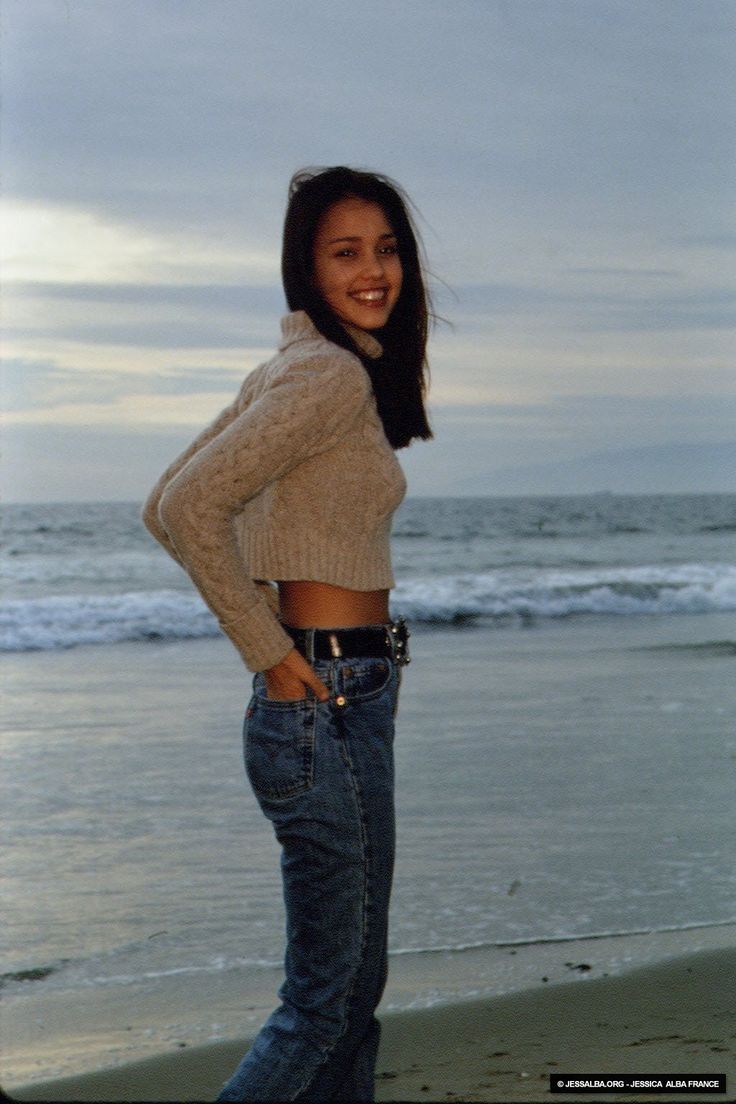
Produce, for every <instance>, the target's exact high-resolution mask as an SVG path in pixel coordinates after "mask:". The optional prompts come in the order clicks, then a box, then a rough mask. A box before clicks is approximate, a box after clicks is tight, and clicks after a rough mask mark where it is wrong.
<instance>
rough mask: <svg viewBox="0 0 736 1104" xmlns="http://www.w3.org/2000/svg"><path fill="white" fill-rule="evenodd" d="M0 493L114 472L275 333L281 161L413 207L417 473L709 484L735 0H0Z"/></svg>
mask: <svg viewBox="0 0 736 1104" xmlns="http://www.w3.org/2000/svg"><path fill="white" fill-rule="evenodd" d="M0 20H1V23H0V31H1V38H0V45H1V48H2V70H1V80H2V103H3V106H2V135H1V141H2V157H3V163H4V173H3V186H2V196H1V199H0V202H1V205H2V246H1V249H2V281H3V301H2V314H3V329H4V343H3V344H4V364H3V374H2V400H3V402H2V406H3V427H2V451H3V459H2V466H1V468H0V479H1V481H2V491H3V496H4V498H5V499H6V500H7V501H28V502H32V501H33V502H45V501H84V500H136V499H141V498H143V497H144V496H145V494H146V493H147V491H148V489H149V488H150V486H151V485H152V484H153V482H154V481H155V480H156V478H157V477H158V475H159V473H160V471H161V470H162V469H163V468H164V467H165V466H166V465H167V464H168V463H169V461H170V460H171V459H172V458H173V457H174V456H175V455H176V454H177V453H178V452H179V451H180V450H181V449H182V448H183V447H184V446H185V445H186V444H187V442H188V441H189V440H190V439H191V438H192V437H193V436H194V435H195V434H196V433H197V432H198V431H199V429H200V428H201V427H202V426H203V425H205V424H206V423H207V422H208V421H209V420H210V419H211V418H212V417H214V416H215V414H216V413H217V412H218V411H219V410H220V409H221V408H222V407H223V406H225V405H226V404H227V403H228V402H229V401H230V400H231V399H232V397H233V395H234V394H235V392H236V390H237V389H238V387H239V385H240V382H241V381H242V379H243V377H244V375H245V374H247V372H249V371H250V370H251V369H252V368H254V367H255V366H256V365H257V364H259V363H260V362H262V361H263V360H265V359H266V358H267V357H269V356H270V355H271V354H272V353H273V351H274V349H275V347H276V345H277V343H278V340H279V326H278V321H279V318H280V316H281V315H282V314H283V313H284V310H285V304H284V299H283V293H282V291H281V287H280V280H279V252H280V236H281V227H282V220H283V214H284V208H285V201H286V191H287V185H288V181H289V178H290V177H291V175H292V173H293V172H294V171H295V170H297V169H299V168H302V167H304V166H309V165H334V164H348V165H353V166H356V167H361V168H369V169H374V170H377V171H379V172H384V173H387V174H389V175H390V176H392V177H393V178H394V179H396V180H398V181H399V182H400V183H401V184H402V185H403V186H404V188H405V189H406V190H407V192H408V193H409V195H410V196H411V197H412V200H413V202H414V203H415V205H416V207H417V209H418V211H419V219H418V224H419V227H420V230H421V233H422V236H423V238H424V242H425V247H426V251H427V255H428V258H429V266H430V270H431V276H430V287H431V291H432V294H433V298H434V302H435V308H436V311H437V313H438V315H440V316H441V319H440V320H439V321H438V322H437V324H436V326H435V328H434V330H433V334H432V339H431V345H430V364H431V371H432V387H431V393H430V414H431V420H432V424H433V428H434V431H435V439H434V441H432V442H429V443H417V444H415V445H413V446H412V447H411V448H410V449H408V450H405V451H403V452H402V453H401V454H400V458H401V461H402V464H403V466H404V468H405V470H406V473H407V477H408V479H409V487H410V493H411V494H416V495H432V494H438V495H444V494H460V495H481V494H488V495H502V494H574V493H589V492H597V491H606V490H608V491H613V492H630V493H658V492H707V491H729V490H734V489H736V417H735V415H736V373H735V372H734V336H733V334H734V330H733V305H734V269H735V267H736V266H735V264H734V258H735V256H736V226H735V225H734V217H733V216H734V196H736V187H735V185H736V172H735V171H734V169H735V161H736V158H735V156H734V152H735V150H736V143H735V142H734V138H735V135H734V130H735V129H736V127H735V126H734V123H735V121H736V109H735V108H734V105H735V104H736V95H735V93H736V89H734V87H733V84H734V83H735V82H734V74H736V66H735V65H734V60H735V59H736V4H735V3H733V2H732V0H451V2H448V0H372V2H371V3H370V4H365V3H362V2H356V0H310V3H308V4H295V3H293V0H2V6H1V7H0Z"/></svg>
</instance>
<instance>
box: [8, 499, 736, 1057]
mask: <svg viewBox="0 0 736 1104" xmlns="http://www.w3.org/2000/svg"><path fill="white" fill-rule="evenodd" d="M735 535H736V495H651V496H621V495H612V494H598V495H590V496H568V497H559V498H554V497H538V498H533V497H518V498H511V497H508V498H501V497H499V498H455V499H408V500H407V501H406V502H405V503H404V505H403V506H402V508H401V510H400V511H399V513H398V514H397V517H396V521H395V526H394V535H393V557H394V568H395V573H396V577H397V580H398V585H397V587H396V590H395V591H394V594H393V610H394V613H395V614H404V615H405V616H406V617H407V618H408V619H409V621H410V622H411V625H412V640H411V644H412V650H413V656H414V661H413V663H412V664H411V666H410V667H409V668H407V669H406V673H405V679H404V683H403V686H402V692H401V705H400V713H399V725H398V733H397V742H396V757H397V779H398V781H397V809H398V821H399V855H398V862H397V872H396V888H395V892H394V898H393V904H392V917H391V955H392V961H393V968H392V976H394V977H396V978H397V979H401V984H399V981H398V980H397V981H396V982H393V983H392V981H391V980H390V981H389V988H388V990H387V995H386V1001H387V1004H388V1006H389V1007H406V1006H416V1005H419V1004H429V1003H432V1002H433V1001H436V1000H442V999H447V998H448V996H452V997H457V996H462V995H464V994H466V993H470V992H471V991H472V992H473V993H477V992H478V991H479V989H478V985H477V979H475V980H474V979H473V978H472V977H471V976H470V975H468V976H467V978H463V979H462V980H459V976H458V975H457V974H456V975H455V976H450V975H449V974H448V973H447V972H445V973H444V974H443V966H442V964H443V963H444V962H445V961H446V959H447V956H448V955H450V956H452V955H454V954H456V953H461V952H462V951H463V949H468V950H472V949H474V948H484V947H496V948H498V947H511V948H514V947H523V946H526V945H529V944H536V943H539V944H543V943H546V942H551V941H558V940H559V941H565V940H574V939H579V938H586V937H593V936H595V937H598V936H605V935H614V936H617V935H623V934H626V933H635V932H665V931H681V932H688V931H697V930H698V929H700V928H706V927H711V926H714V925H722V924H723V925H725V924H727V923H729V922H733V921H734V918H735V917H736V871H735V870H734V864H733V855H734V854H736V832H735V830H734V810H735V804H734V786H733V777H734V769H735V768H736V729H735V726H734V717H735V716H736V679H735V678H734V666H735V663H734V661H735V660H736V626H735V625H734V611H735V610H736V540H735ZM2 555H3V578H4V597H3V602H2V607H1V609H0V650H2V651H3V653H4V655H3V668H4V672H5V673H4V678H3V682H4V689H5V704H4V706H3V721H4V725H3V728H4V732H3V758H4V763H5V766H4V770H3V778H2V794H1V797H2V802H3V810H4V816H3V821H4V827H3V832H4V846H3V860H2V876H3V886H4V888H3V899H4V913H5V924H4V929H3V941H4V963H5V964H4V966H3V968H2V969H3V979H2V980H3V993H4V1007H5V1011H4V1013H3V1015H4V1017H5V1025H6V1027H5V1028H4V1031H3V1033H4V1035H6V1038H10V1036H12V1041H11V1045H10V1046H9V1047H6V1051H7V1053H6V1069H8V1070H9V1071H10V1073H9V1075H10V1077H11V1079H13V1078H16V1079H18V1078H21V1077H26V1078H32V1077H34V1076H43V1075H52V1074H55V1073H57V1072H59V1071H62V1072H64V1071H66V1072H73V1071H75V1070H77V1069H80V1068H89V1067H90V1066H91V1065H94V1064H95V1063H96V1062H100V1061H101V1060H102V1058H103V1057H104V1056H105V1055H107V1056H108V1057H109V1056H110V1055H111V1054H113V1052H115V1053H121V1054H122V1053H123V1052H124V1051H125V1047H123V1046H122V1045H121V1044H120V1039H119V1037H118V1036H117V1035H116V1036H115V1039H114V1040H113V1039H112V1036H111V1034H110V1031H111V1028H110V1030H108V1027H109V1026H110V1025H107V1026H106V1027H105V1030H104V1031H103V1030H100V1034H99V1039H98V1040H97V1043H95V1041H94V1039H93V1037H92V1036H93V1034H94V1032H92V1031H91V1030H90V1032H88V1033H87V1036H86V1037H85V1040H84V1041H83V1042H79V1045H78V1046H77V1048H76V1050H75V1045H74V1044H70V1043H69V1040H68V1039H66V1041H65V1044H64V1048H63V1049H64V1054H63V1056H62V1055H61V1054H60V1053H59V1050H58V1047H57V1048H56V1050H55V1043H54V1039H55V1038H56V1039H57V1041H58V1039H60V1038H61V1036H62V1034H63V1032H62V1028H61V1026H60V1024H61V1019H60V1018H59V1016H57V1017H56V1019H54V1016H52V1014H51V1012H49V1009H50V1008H51V1006H52V1005H53V1002H54V1001H56V1002H57V1006H58V1007H59V1008H61V1007H63V1005H64V1003H67V1002H69V1000H70V999H71V998H73V1001H74V1003H75V1004H79V1003H80V1001H81V1002H82V1003H83V1002H84V1001H85V1000H90V1001H91V1000H92V995H93V994H94V995H95V996H94V999H95V1001H97V1002H98V1003H96V1004H95V1005H94V1007H95V1008H96V1009H97V1010H98V1012H97V1014H98V1015H100V1013H99V1009H100V1008H101V1007H104V1009H105V1011H104V1013H102V1015H103V1016H109V1017H112V1018H113V1019H114V1018H115V1017H116V1016H119V1024H118V1027H119V1030H120V1031H123V1030H126V1031H128V1032H129V1034H130V1037H131V1038H132V1037H133V1036H136V1038H137V1039H138V1044H137V1049H136V1048H135V1047H133V1049H132V1053H133V1054H134V1055H135V1054H139V1053H142V1052H143V1051H144V1049H145V1048H144V1046H143V1043H144V1042H145V1037H146V1033H147V1032H148V1036H147V1038H148V1040H149V1042H150V1043H151V1045H152V1046H153V1045H154V1044H161V1042H162V1040H166V1039H169V1038H179V1037H184V1038H187V1039H189V1040H192V1041H195V1040H200V1039H210V1038H217V1037H222V1036H223V1035H225V1036H226V1035H227V1034H228V1033H229V1032H231V1033H235V1032H236V1031H237V1030H238V1029H240V1028H241V1027H243V1025H245V1026H246V1027H247V1026H248V1025H252V1024H257V1022H258V1021H259V1018H262V1015H263V1013H264V1010H267V1009H268V1007H269V1002H270V1001H271V1002H272V1000H273V994H274V993H275V989H276V986H277V984H278V978H279V976H280V963H281V959H282V954H283V937H282V930H283V912H282V905H281V898H280V888H279V875H278V849H277V847H276V844H275V842H274V840H273V839H272V837H271V833H270V828H269V826H268V825H267V823H266V822H265V820H264V819H263V818H262V816H261V814H260V812H259V810H258V807H257V805H256V802H255V799H254V798H253V796H252V795H251V794H250V792H249V790H248V788H247V783H246V781H245V778H244V774H243V772H242V761H241V749H240V725H241V720H242V713H243V710H244V707H245V704H246V701H247V698H248V695H249V679H250V676H249V675H248V673H247V672H246V671H245V670H244V668H243V667H242V664H241V663H240V661H239V659H238V657H237V655H236V654H235V652H234V650H233V649H232V647H231V646H230V644H229V643H228V642H227V641H226V640H225V639H224V638H223V637H222V636H221V634H220V633H219V631H218V629H217V626H216V624H215V622H214V619H213V618H212V616H211V615H210V614H209V612H208V611H207V609H206V608H205V607H204V605H203V604H202V602H201V600H200V599H199V597H198V596H197V595H196V594H195V593H194V591H193V589H192V587H191V585H190V584H189V582H188V580H187V579H186V577H185V576H184V575H183V573H182V572H181V571H180V570H179V568H178V567H177V566H176V565H175V564H173V563H172V562H170V561H169V560H168V558H167V557H166V555H165V554H164V553H163V552H162V551H161V550H160V549H159V548H158V546H157V545H156V544H155V542H153V541H152V539H151V538H150V537H149V535H148V534H147V533H146V532H145V530H144V529H143V527H142V525H141V523H140V520H139V507H138V506H137V505H136V504H130V503H96V504H70V505H58V504H57V505H47V506H39V505H33V506H30V505H29V506H21V505H15V506H7V507H5V509H4V512H3V548H2ZM443 956H444V957H443ZM407 979H409V980H407ZM489 984H490V983H489ZM392 985H393V988H392ZM192 986H194V987H195V989H196V991H197V992H198V993H199V994H200V995H201V994H203V993H208V994H210V995H211V1001H212V1002H213V1003H214V1004H215V1005H217V1003H218V1001H221V1004H222V1007H220V1008H219V1009H214V1010H212V1009H210V1007H209V1004H208V1005H207V1008H203V1009H201V1010H200V1011H199V1012H197V1013H195V1011H194V1010H193V1009H192V1008H188V1009H187V1011H186V1013H185V1012H184V1011H183V1008H184V1004H185V1003H186V1002H187V1001H188V1000H189V999H190V996H191V992H192ZM187 987H188V988H187ZM152 995H153V996H156V995H157V997H158V998H159V1005H158V1006H157V1008H160V998H162V997H163V998H164V1003H166V1002H168V1003H169V1011H168V1013H167V1016H168V1019H167V1016H164V1017H163V1019H161V1017H160V1016H159V1015H158V1013H156V1016H154V1015H153V1013H151V1012H150V1008H149V1006H148V1005H147V1004H146V1001H148V1000H149V999H153V996H152ZM238 1000H240V1002H241V1005H240V1012H238ZM99 1001H103V1005H100V1004H99ZM55 1007H56V1006H55ZM43 1010H45V1011H43ZM54 1015H56V1014H54ZM44 1017H47V1018H46V1019H44ZM157 1017H158V1018H157ZM11 1020H12V1021H13V1023H14V1024H15V1025H16V1026H15V1027H14V1028H13V1029H12V1030H10V1029H9V1028H8V1025H9V1024H10V1022H11ZM123 1021H125V1024H124V1025H123ZM116 1022H117V1021H116ZM34 1023H35V1024H36V1027H33V1026H32V1025H33V1024H34ZM39 1023H42V1025H43V1028H42V1029H41V1028H38V1024H39ZM18 1024H20V1025H21V1026H20V1027H18V1026H17V1025H18ZM53 1024H55V1025H56V1026H52V1025H53ZM23 1025H26V1026H23ZM6 1029H7V1030H6ZM167 1032H168V1034H167ZM113 1034H114V1033H113ZM118 1034H119V1033H118ZM128 1050H129V1051H130V1050H131V1048H130V1047H128ZM126 1053H127V1051H126Z"/></svg>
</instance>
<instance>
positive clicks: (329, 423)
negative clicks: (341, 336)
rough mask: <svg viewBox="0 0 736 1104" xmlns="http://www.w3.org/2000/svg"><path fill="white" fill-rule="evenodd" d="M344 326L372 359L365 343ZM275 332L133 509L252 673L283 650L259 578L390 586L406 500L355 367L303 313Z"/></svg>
mask: <svg viewBox="0 0 736 1104" xmlns="http://www.w3.org/2000/svg"><path fill="white" fill-rule="evenodd" d="M347 328H348V330H349V332H350V334H351V336H352V337H353V339H354V340H355V341H356V343H357V344H358V345H359V347H360V349H361V350H362V351H363V352H365V353H366V354H367V355H368V356H371V357H373V358H375V357H378V356H380V355H381V346H380V344H379V343H378V341H377V340H376V339H375V338H374V337H373V336H372V335H371V334H369V333H367V332H366V331H364V330H359V329H357V328H355V327H347ZM281 329H282V334H283V339H282V341H281V344H280V345H279V349H278V352H277V353H276V355H275V356H274V357H272V359H271V360H269V361H267V362H266V363H265V364H262V365H261V366H260V367H258V368H256V369H255V370H254V371H253V372H251V374H250V375H249V376H248V377H247V378H246V379H245V381H244V383H243V385H242V387H241V389H240V392H239V394H238V396H237V398H236V399H235V401H234V402H233V403H231V405H230V406H228V407H226V409H225V410H223V412H222V413H221V414H220V415H219V417H218V418H216V419H215V421H214V422H212V424H211V425H209V426H208V427H207V429H205V430H204V431H203V432H202V433H201V434H200V435H199V436H198V437H197V438H196V439H195V440H194V441H193V442H192V444H191V445H190V446H189V448H188V449H187V450H186V451H185V452H183V453H182V455H181V456H179V457H178V458H177V459H176V460H175V461H174V463H173V464H171V465H170V466H169V467H168V468H167V470H166V471H165V472H164V474H163V475H162V476H161V478H160V479H159V481H158V483H157V484H156V486H155V487H154V489H153V491H152V492H151V494H150V496H149V498H148V500H147V502H146V505H145V508H144V512H143V520H144V522H145V524H146V525H147V527H148V529H149V530H150V531H151V533H152V534H153V535H154V537H156V539H157V540H158V541H160V543H161V544H162V545H163V546H164V548H165V549H166V550H167V551H168V552H169V554H170V555H171V556H173V557H174V559H175V560H177V561H178V562H179V563H180V564H181V566H182V567H183V568H184V569H185V570H186V572H187V573H188V574H189V576H190V578H191V579H192V581H193V582H194V584H195V586H196V587H197V589H198V590H199V592H200V594H201V595H202V597H203V598H204V600H205V602H206V603H207V605H208V606H209V607H210V609H211V610H212V611H213V613H214V614H215V616H216V617H217V619H218V621H219V623H220V625H221V627H222V629H223V631H224V632H225V633H226V634H227V635H228V636H229V637H230V639H231V640H232V642H233V644H234V645H235V647H236V648H237V649H238V651H239V652H240V654H241V656H242V657H243V660H244V661H245V663H246V665H247V666H248V667H249V668H250V669H251V670H252V671H258V670H265V669H267V668H269V667H272V666H274V665H275V664H276V663H278V662H279V661H280V660H282V659H283V658H284V657H285V656H286V654H287V653H288V652H289V651H290V650H291V649H292V647H293V642H292V639H291V637H290V636H289V635H288V634H287V633H286V632H285V630H284V629H283V627H282V626H281V624H280V622H279V620H278V617H277V613H276V609H275V605H276V604H275V602H274V597H275V590H274V588H273V587H272V586H268V585H267V583H268V581H274V580H288V579H308V580H314V581H317V582H323V583H332V584H333V585H335V586H341V587H346V588H348V589H351V590H383V589H388V588H390V587H391V586H393V584H394V579H393V575H392V572H391V559H390V547H389V533H390V527H391V518H392V515H393V513H394V510H395V509H396V507H397V506H398V505H399V503H400V502H401V500H402V498H403V496H404V494H405V491H406V482H405V480H404V475H403V472H402V471H401V467H400V466H399V463H398V461H397V459H396V457H395V455H394V452H393V449H392V448H391V446H390V444H389V442H388V440H387V439H386V435H385V433H384V431H383V425H382V423H381V419H380V418H379V415H378V411H377V409H376V403H375V398H374V396H373V392H372V388H371V382H370V379H369V377H368V374H367V372H366V370H365V368H364V367H363V365H362V364H361V362H360V360H359V358H358V357H356V356H355V355H354V354H353V353H351V352H349V351H348V350H346V349H343V348H341V347H340V346H338V345H335V344H333V343H332V342H330V341H328V340H327V339H326V338H325V337H323V336H322V334H321V333H320V332H319V331H318V330H317V329H316V327H315V326H314V325H313V323H312V321H311V319H310V318H309V316H308V315H307V314H306V313H305V312H304V311H295V312H293V313H292V314H288V315H286V317H285V318H283V319H282V322H281Z"/></svg>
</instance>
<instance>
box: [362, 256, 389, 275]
mask: <svg viewBox="0 0 736 1104" xmlns="http://www.w3.org/2000/svg"><path fill="white" fill-rule="evenodd" d="M383 265H384V262H383V257H382V256H381V254H380V253H369V254H368V256H367V258H366V262H365V264H364V266H363V273H364V274H365V275H370V276H383V273H384V266H383Z"/></svg>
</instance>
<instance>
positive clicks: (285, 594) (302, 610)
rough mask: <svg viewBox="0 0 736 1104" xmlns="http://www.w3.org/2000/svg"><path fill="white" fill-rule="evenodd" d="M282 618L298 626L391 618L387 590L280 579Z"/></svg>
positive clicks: (318, 626) (336, 626)
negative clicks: (351, 587)
mask: <svg viewBox="0 0 736 1104" xmlns="http://www.w3.org/2000/svg"><path fill="white" fill-rule="evenodd" d="M278 587H279V607H280V611H281V619H282V621H284V623H285V624H287V625H291V626H292V627H293V628H295V629H341V628H342V629H349V628H354V627H355V626H356V625H385V624H386V623H387V622H388V621H389V613H388V595H389V592H388V591H387V590H348V589H347V588H345V587H339V586H332V585H331V584H330V583H316V582H314V581H312V580H308V579H297V580H290V581H288V582H283V581H282V582H279V584H278Z"/></svg>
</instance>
